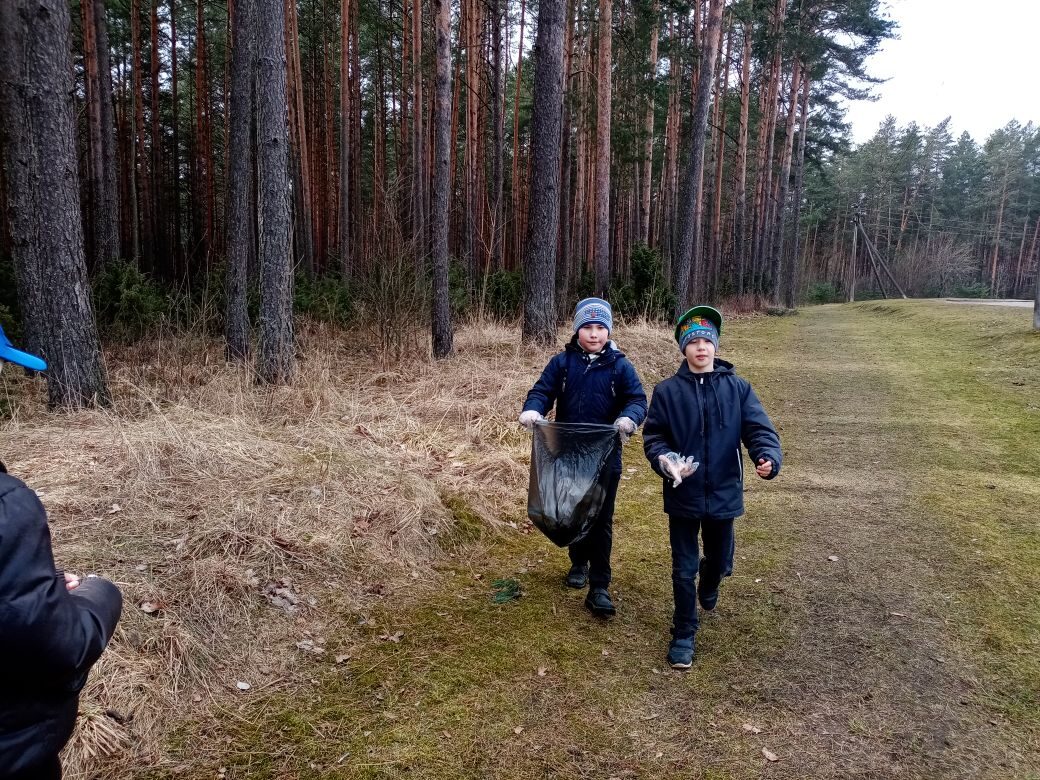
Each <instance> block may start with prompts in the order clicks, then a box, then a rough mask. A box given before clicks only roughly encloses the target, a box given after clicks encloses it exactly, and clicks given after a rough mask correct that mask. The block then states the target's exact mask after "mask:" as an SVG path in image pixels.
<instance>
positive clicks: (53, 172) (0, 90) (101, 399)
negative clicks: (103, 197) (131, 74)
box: [0, 0, 108, 407]
mask: <svg viewBox="0 0 1040 780" xmlns="http://www.w3.org/2000/svg"><path fill="white" fill-rule="evenodd" d="M70 24H71V21H70V19H69V5H68V3H67V2H66V0H31V1H30V0H5V1H4V2H2V3H0V109H2V111H3V117H4V125H5V128H4V135H5V141H6V142H5V144H4V153H5V166H6V186H7V196H8V203H7V207H8V213H9V215H10V228H11V248H12V255H13V258H14V263H15V268H16V270H17V274H18V283H19V290H20V292H22V293H23V294H24V295H23V296H22V297H21V300H22V302H23V310H24V318H25V323H26V330H27V333H28V341H27V343H28V344H29V348H30V349H32V350H34V351H38V352H39V353H40V354H41V356H42V357H43V358H44V360H46V361H47V362H48V364H49V369H48V371H47V391H48V399H49V402H50V404H51V406H63V407H82V406H92V405H96V404H99V403H101V404H105V403H107V402H108V390H107V387H106V384H105V374H104V368H103V366H102V362H101V345H100V342H99V340H98V334H97V327H96V324H95V321H94V310H93V306H92V304H91V297H90V285H89V282H88V280H87V266H86V259H85V257H84V251H83V223H82V217H81V213H80V190H79V166H78V161H77V154H76V125H75V113H74V106H73V99H72V95H73V84H72V54H71V41H70V38H69V29H70Z"/></svg>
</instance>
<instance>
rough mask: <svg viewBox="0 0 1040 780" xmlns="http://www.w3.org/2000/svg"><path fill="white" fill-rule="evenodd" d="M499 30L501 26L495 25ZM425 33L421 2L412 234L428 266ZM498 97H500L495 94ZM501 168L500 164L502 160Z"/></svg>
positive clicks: (415, 55) (415, 58)
mask: <svg viewBox="0 0 1040 780" xmlns="http://www.w3.org/2000/svg"><path fill="white" fill-rule="evenodd" d="M495 29H496V30H497V29H498V22H497V20H496V22H495ZM422 57H423V30H422V0H414V2H413V4H412V230H413V232H414V235H415V244H416V254H417V255H418V257H419V258H420V259H421V263H422V265H421V266H420V268H421V267H424V266H425V261H426V255H427V252H429V239H428V238H427V228H426V182H427V181H428V177H427V170H426V143H425V141H426V127H425V123H424V122H423V71H422ZM496 94H497V93H496ZM499 165H501V160H499Z"/></svg>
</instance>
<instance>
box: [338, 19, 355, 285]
mask: <svg viewBox="0 0 1040 780" xmlns="http://www.w3.org/2000/svg"><path fill="white" fill-rule="evenodd" d="M352 5H353V2H352V0H341V2H340V36H339V39H340V63H339V268H340V274H342V276H343V279H344V281H346V282H347V283H348V284H349V283H352V282H353V281H354V266H353V256H352V250H353V247H352V245H351V240H352V239H351V236H352V235H353V232H352V227H353V221H352V220H353V211H352V209H353V208H354V202H353V198H352V192H351V166H350V160H351V155H352V154H353V149H352V147H353V144H352V143H351V135H352V133H351V130H352V127H353V105H352V101H351V84H350V42H351V32H350V22H351V18H352Z"/></svg>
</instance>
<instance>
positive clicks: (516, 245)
mask: <svg viewBox="0 0 1040 780" xmlns="http://www.w3.org/2000/svg"><path fill="white" fill-rule="evenodd" d="M526 12H527V2H526V0H520V36H519V38H518V39H517V47H516V74H515V82H516V84H515V89H514V91H513V169H512V176H511V177H510V179H509V186H510V193H511V196H512V197H511V198H510V201H509V206H510V208H511V210H512V214H513V219H512V227H513V252H512V258H511V266H512V267H514V268H515V267H516V266H518V265H519V264H520V243H521V241H522V234H521V231H520V224H521V222H520V214H521V212H522V209H521V207H520V173H519V171H520V85H521V84H523V75H524V22H525V21H526Z"/></svg>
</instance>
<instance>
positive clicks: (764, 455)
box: [643, 306, 782, 669]
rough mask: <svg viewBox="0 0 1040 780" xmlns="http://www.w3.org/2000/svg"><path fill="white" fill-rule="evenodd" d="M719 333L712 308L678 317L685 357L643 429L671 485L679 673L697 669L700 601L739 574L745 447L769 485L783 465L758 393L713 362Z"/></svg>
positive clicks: (674, 649)
mask: <svg viewBox="0 0 1040 780" xmlns="http://www.w3.org/2000/svg"><path fill="white" fill-rule="evenodd" d="M721 331H722V314H721V313H720V312H719V311H718V310H716V309H713V308H712V307H710V306H694V307H693V308H692V309H690V310H689V311H687V312H686V313H685V314H683V315H682V317H680V318H679V322H678V324H677V325H676V327H675V340H676V342H677V343H678V344H679V351H680V352H682V354H683V357H685V358H686V359H685V361H684V362H683V363H682V365H681V366H679V370H678V371H676V373H675V375H674V376H671V377H669V378H668V379H665V380H664V381H662V382H660V383H659V384H658V385H657V387H655V388H654V394H653V398H652V399H651V401H650V410H649V412H648V414H647V418H646V425H645V427H644V428H643V450H644V452H645V453H646V457H647V459H648V460H649V461H650V465H651V466H652V467H653V469H654V471H656V472H657V473H658V474H660V475H661V477H662V478H663V480H664V481H663V490H664V511H665V513H666V514H667V515H668V532H669V538H670V541H671V547H672V589H673V592H674V596H675V613H674V616H673V621H672V642H671V645H670V646H669V648H668V663H669V664H671V666H672V667H673V668H675V669H688V668H690V666H692V665H693V654H694V636H695V634H696V633H697V627H698V619H697V601H698V600H699V601H700V605H701V608H702V609H705V610H712V609H714V608H715V604H716V603H717V602H718V598H719V585H720V583H721V582H722V578H723V577H728V576H729V575H730V573H731V572H732V569H733V520H734V519H736V518H737V517H739V516H740V515H742V514H744V466H743V455H742V451H741V444H742V443H743V446H744V447H745V448H747V451H748V454H749V455H750V456H751V460H752V461H753V462H754V464H755V473H756V474H758V476H759V477H761V478H762V479H773V478H774V477H775V476H776V475H777V474H779V473H780V463H781V461H782V455H781V453H780V439H779V437H778V436H777V434H776V429H775V428H774V427H773V424H772V422H770V420H769V416H768V415H767V414H766V412H765V410H764V409H763V408H762V404H761V402H760V401H759V400H758V396H756V395H755V391H754V390H752V389H751V385H750V384H749V383H748V382H747V380H746V379H742V378H741V377H739V376H737V375H736V374H735V373H734V372H733V365H732V364H731V363H728V362H727V361H725V360H720V359H719V358H718V357H716V356H715V352H716V350H717V349H718V346H719V334H720V333H721ZM698 534H699V535H700V537H701V540H702V542H703V549H704V554H703V557H702V556H701V552H700V550H699V549H698V539H697V537H698ZM698 573H699V575H700V577H699V580H698Z"/></svg>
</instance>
